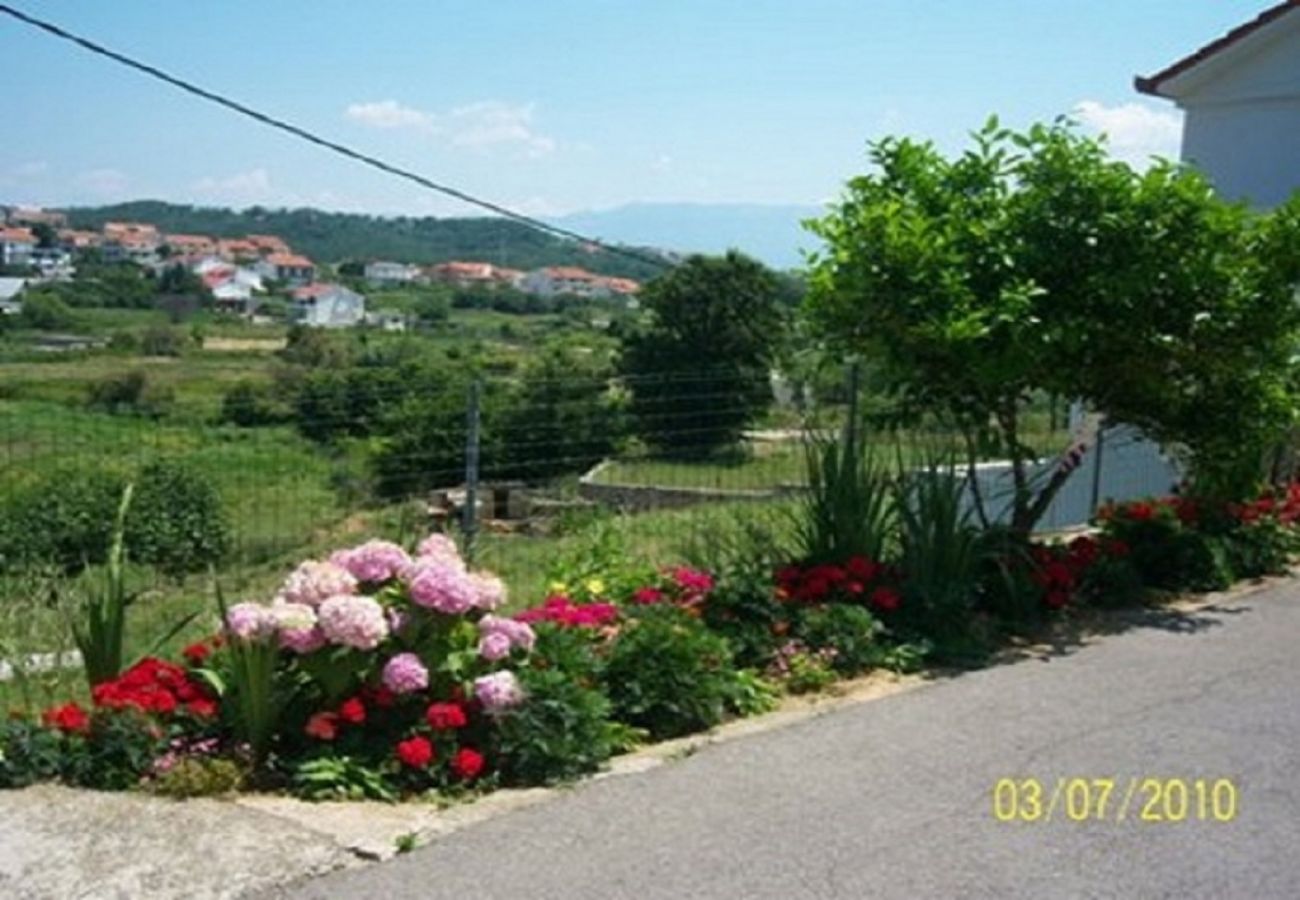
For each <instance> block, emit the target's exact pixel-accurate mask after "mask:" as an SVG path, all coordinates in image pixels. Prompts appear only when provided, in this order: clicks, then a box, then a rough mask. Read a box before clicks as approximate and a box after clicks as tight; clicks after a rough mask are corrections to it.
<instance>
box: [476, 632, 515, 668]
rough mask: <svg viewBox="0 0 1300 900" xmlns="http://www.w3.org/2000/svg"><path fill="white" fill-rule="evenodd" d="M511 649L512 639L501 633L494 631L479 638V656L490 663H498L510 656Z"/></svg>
mask: <svg viewBox="0 0 1300 900" xmlns="http://www.w3.org/2000/svg"><path fill="white" fill-rule="evenodd" d="M510 648H511V644H510V638H509V637H507V636H506V635H505V634H502V633H501V632H500V631H494V632H492V633H491V634H485V635H483V637H481V638H479V642H478V655H479V656H481V657H483V658H484V659H486V660H487V661H488V662H497V661H498V660H502V659H505V658H506V657H507V656H509V655H510Z"/></svg>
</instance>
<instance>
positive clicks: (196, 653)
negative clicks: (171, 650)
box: [181, 641, 212, 666]
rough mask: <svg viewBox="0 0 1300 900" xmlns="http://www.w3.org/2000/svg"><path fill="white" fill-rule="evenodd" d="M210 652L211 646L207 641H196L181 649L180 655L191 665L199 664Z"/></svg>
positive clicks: (201, 663)
mask: <svg viewBox="0 0 1300 900" xmlns="http://www.w3.org/2000/svg"><path fill="white" fill-rule="evenodd" d="M211 652H212V648H211V647H209V646H208V643H207V641H196V642H195V643H193V644H190V645H189V646H188V647H186V648H185V649H184V650H182V651H181V656H183V657H185V661H186V662H187V663H189V664H190V665H191V666H201V665H203V662H204V660H206V659H207V658H208V655H209V654H210V653H211Z"/></svg>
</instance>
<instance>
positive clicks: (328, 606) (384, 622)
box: [316, 596, 388, 650]
mask: <svg viewBox="0 0 1300 900" xmlns="http://www.w3.org/2000/svg"><path fill="white" fill-rule="evenodd" d="M316 615H317V618H318V619H319V621H320V629H321V631H322V632H324V634H325V639H326V640H328V641H329V642H330V643H332V644H339V645H341V646H344V647H352V648H354V649H357V650H373V649H375V647H377V646H379V642H380V641H382V640H383V639H384V638H386V637H388V618H387V617H386V616H385V615H384V608H383V607H382V606H380V605H379V604H378V603H376V602H375V600H374V599H373V598H371V597H354V596H342V597H330V598H329V599H328V600H326V601H325V602H324V603H322V604H321V605H320V609H319V610H317V613H316Z"/></svg>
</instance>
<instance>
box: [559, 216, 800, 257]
mask: <svg viewBox="0 0 1300 900" xmlns="http://www.w3.org/2000/svg"><path fill="white" fill-rule="evenodd" d="M822 213H823V210H822V209H821V208H820V207H817V206H812V205H809V206H793V205H791V206H766V205H761V204H756V203H630V204H628V205H626V206H618V207H614V208H613V209H607V210H596V211H591V212H578V213H573V214H572V215H567V216H562V217H559V218H557V219H554V220H553V221H554V222H555V223H556V224H558V225H562V226H564V227H565V228H569V229H572V230H573V231H578V232H581V233H583V234H589V235H591V236H592V237H596V238H603V239H605V240H610V241H617V242H620V243H626V244H634V245H638V246H650V247H660V248H663V249H665V250H675V251H679V252H686V253H722V252H724V251H726V250H729V249H732V248H735V249H737V250H741V251H743V252H745V253H748V254H749V255H750V256H753V257H756V258H757V259H760V260H762V261H763V262H765V263H767V264H768V265H769V266H773V267H775V268H778V269H788V268H792V267H794V266H798V265H800V264H801V263H802V262H803V257H802V255H801V254H800V252H799V251H800V250H811V249H815V248H816V246H817V239H816V238H815V237H814V236H813V235H811V234H810V233H808V231H806V230H805V229H804V228H803V227H802V226H801V224H800V223H801V222H802V221H803V220H804V219H808V218H812V217H815V216H818V215H821V214H822Z"/></svg>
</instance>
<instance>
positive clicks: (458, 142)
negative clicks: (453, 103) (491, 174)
mask: <svg viewBox="0 0 1300 900" xmlns="http://www.w3.org/2000/svg"><path fill="white" fill-rule="evenodd" d="M534 111H535V107H534V106H533V104H531V103H527V104H511V103H503V102H501V101H499V100H482V101H479V102H477V103H469V104H466V105H464V106H457V107H455V108H453V109H452V110H451V111H449V112H445V113H436V112H428V111H425V110H421V109H416V108H414V107H411V106H404V105H402V104H401V103H398V102H397V101H396V100H376V101H372V102H369V103H353V104H351V105H350V106H348V108H347V109H346V110H345V113H344V114H345V115H346V116H347V117H348V118H349V119H351V120H353V121H354V122H360V123H361V124H363V125H368V126H370V127H372V128H386V129H395V128H407V129H412V130H417V131H423V132H427V133H429V134H432V135H435V136H437V137H438V138H439V139H441V140H443V141H445V142H447V143H448V144H450V145H451V146H453V147H470V148H484V147H494V146H506V147H514V148H517V149H519V150H521V151H522V152H523V153H524V155H526V156H529V157H534V158H535V157H540V156H546V155H547V154H549V153H553V152H554V151H555V148H556V142H555V139H554V138H552V137H549V136H548V135H545V134H541V133H539V132H538V131H537V130H536V128H535V127H534V125H533V116H534Z"/></svg>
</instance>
